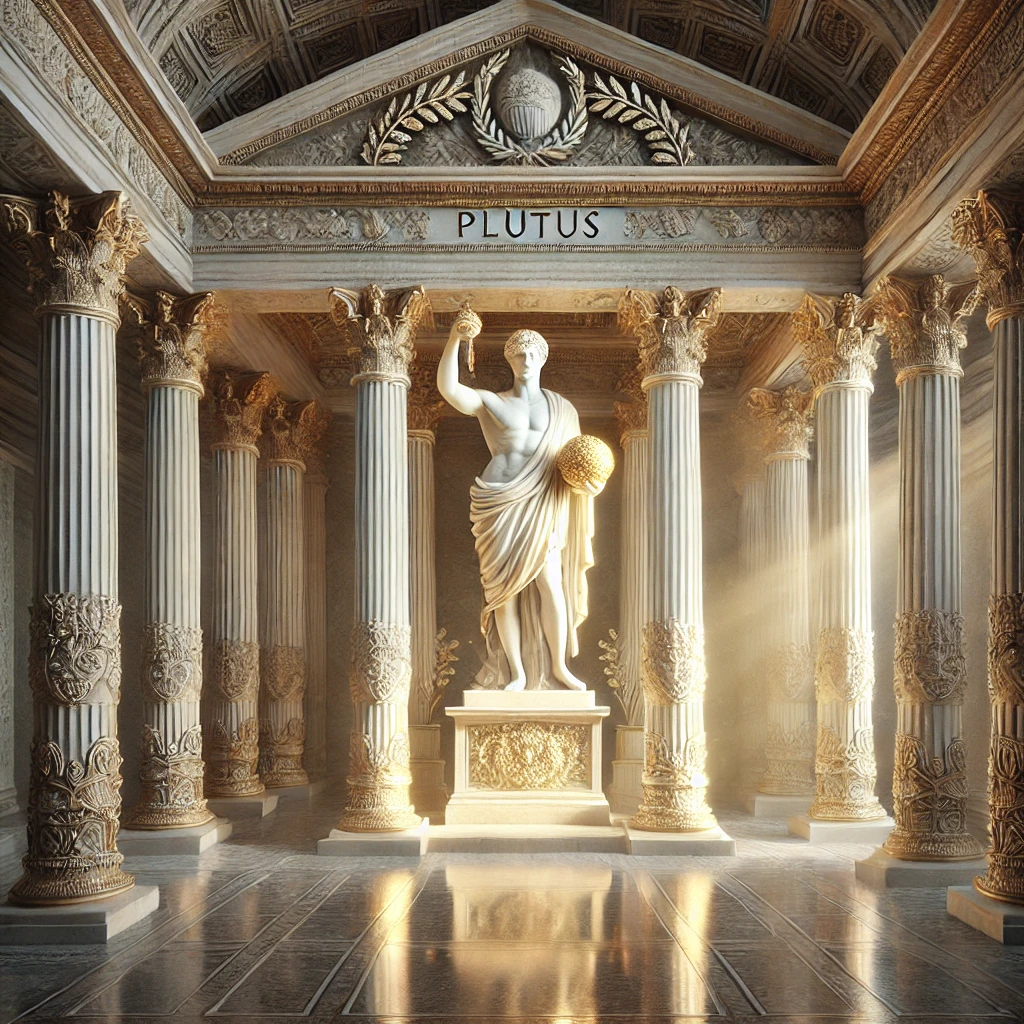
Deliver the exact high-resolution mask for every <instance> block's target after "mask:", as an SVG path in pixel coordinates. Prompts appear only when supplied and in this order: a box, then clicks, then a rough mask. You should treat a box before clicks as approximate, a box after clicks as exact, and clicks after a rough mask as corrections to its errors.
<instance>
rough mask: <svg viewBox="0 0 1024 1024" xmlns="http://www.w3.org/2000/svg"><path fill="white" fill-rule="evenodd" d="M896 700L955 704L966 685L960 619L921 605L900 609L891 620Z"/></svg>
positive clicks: (958, 614)
mask: <svg viewBox="0 0 1024 1024" xmlns="http://www.w3.org/2000/svg"><path fill="white" fill-rule="evenodd" d="M895 635H896V648H895V652H896V653H895V659H894V667H895V677H894V685H895V688H896V700H897V701H899V702H900V703H901V704H930V705H935V704H959V703H961V702H962V701H963V698H964V692H965V690H966V688H967V660H966V658H965V657H964V618H963V616H962V615H961V614H960V613H959V612H947V611H939V610H938V609H935V608H925V609H923V610H921V611H907V612H901V613H900V614H899V615H897V616H896V623H895Z"/></svg>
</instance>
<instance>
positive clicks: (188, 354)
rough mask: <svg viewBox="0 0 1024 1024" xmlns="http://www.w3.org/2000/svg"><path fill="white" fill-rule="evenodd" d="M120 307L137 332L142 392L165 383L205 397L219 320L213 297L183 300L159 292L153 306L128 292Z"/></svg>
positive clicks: (189, 296)
mask: <svg viewBox="0 0 1024 1024" xmlns="http://www.w3.org/2000/svg"><path fill="white" fill-rule="evenodd" d="M121 307H122V310H123V311H124V313H125V317H124V319H125V322H126V323H133V324H134V326H135V328H136V334H137V336H136V344H137V346H138V352H139V364H140V367H141V369H142V388H143V390H144V391H146V390H148V389H149V388H152V387H159V386H161V385H163V386H169V387H178V388H191V389H193V390H195V391H198V392H199V394H200V395H202V393H203V383H204V381H205V380H206V373H207V369H208V364H207V358H206V355H207V341H208V335H209V332H210V328H211V327H212V326H213V325H214V323H215V322H216V320H217V313H216V308H215V306H214V301H213V293H212V292H205V293H201V294H198V295H187V296H185V297H184V298H179V297H178V296H175V295H171V294H170V293H169V292H164V291H157V293H156V300H155V301H154V302H153V303H152V304H151V303H149V302H147V301H146V300H145V299H141V298H139V297H138V296H135V295H131V294H127V293H126V294H125V295H124V296H123V297H122V301H121Z"/></svg>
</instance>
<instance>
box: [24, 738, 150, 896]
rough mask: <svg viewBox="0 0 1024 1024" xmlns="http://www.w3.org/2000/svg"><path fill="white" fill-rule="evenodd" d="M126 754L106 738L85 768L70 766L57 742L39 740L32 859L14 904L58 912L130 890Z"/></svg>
mask: <svg viewBox="0 0 1024 1024" xmlns="http://www.w3.org/2000/svg"><path fill="white" fill-rule="evenodd" d="M120 767H121V753H120V750H119V749H118V745H117V740H116V739H114V738H112V737H109V736H103V737H101V738H100V739H98V740H96V742H95V743H93V745H92V746H91V747H90V748H89V751H88V753H87V754H86V756H85V763H84V764H83V763H81V762H79V761H71V762H67V761H66V760H65V757H64V753H63V751H62V750H61V749H60V747H59V746H57V744H56V743H53V742H52V741H46V742H40V741H38V740H33V742H32V748H31V775H30V780H29V786H30V795H29V810H28V853H27V854H26V855H25V857H24V858H23V860H22V864H23V866H24V874H23V875H22V876H21V878H20V879H19V880H18V881H17V882H16V883H15V885H14V888H13V889H11V892H10V896H9V899H10V901H11V902H12V903H18V904H24V905H28V906H54V905H60V904H68V903H81V902H85V901H87V900H95V899H101V898H102V897H104V896H112V895H114V893H118V892H122V891H124V890H125V889H130V888H131V887H132V886H133V885H134V884H135V879H134V878H133V877H132V876H131V875H129V874H126V873H125V872H124V871H122V870H121V863H122V861H123V859H124V858H123V857H122V856H121V854H120V853H119V852H118V849H117V833H118V817H119V815H120V812H121V774H120V771H119V769H120Z"/></svg>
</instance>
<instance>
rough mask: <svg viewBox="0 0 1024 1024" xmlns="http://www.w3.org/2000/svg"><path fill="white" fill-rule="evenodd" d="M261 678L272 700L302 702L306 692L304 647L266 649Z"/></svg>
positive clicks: (266, 692) (263, 654) (264, 688)
mask: <svg viewBox="0 0 1024 1024" xmlns="http://www.w3.org/2000/svg"><path fill="white" fill-rule="evenodd" d="M260 676H261V681H262V683H263V691H264V693H265V694H266V695H267V697H269V698H270V699H271V700H280V701H297V700H302V695H303V694H304V693H305V692H306V651H305V649H304V648H302V647H282V646H277V647H265V648H264V649H263V652H262V659H261V665H260Z"/></svg>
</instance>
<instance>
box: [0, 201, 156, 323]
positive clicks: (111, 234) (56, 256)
mask: <svg viewBox="0 0 1024 1024" xmlns="http://www.w3.org/2000/svg"><path fill="white" fill-rule="evenodd" d="M0 237H2V238H4V239H5V240H6V241H7V242H8V244H9V245H11V247H12V248H13V249H14V250H15V251H16V252H18V253H20V254H21V255H22V256H23V257H24V259H25V262H26V264H27V266H28V274H29V290H30V292H31V293H32V297H33V299H34V300H35V302H36V303H37V304H38V306H39V308H40V309H46V310H50V311H53V312H56V311H61V312H68V313H83V314H85V315H87V316H95V317H102V318H103V319H105V320H108V321H110V322H112V323H113V324H114V325H115V326H116V325H117V323H118V299H119V298H120V295H121V293H122V292H123V290H124V272H125V269H126V267H127V266H128V264H129V263H131V261H132V260H133V259H135V257H136V256H137V255H138V254H139V251H140V249H141V248H142V245H143V243H144V242H147V241H148V240H149V235H148V234H147V233H146V229H145V228H144V227H143V226H142V222H141V221H140V220H139V219H138V217H136V216H135V215H134V214H132V212H131V203H130V202H129V200H128V197H127V196H126V195H125V194H124V193H123V192H103V193H100V194H99V195H96V196H89V197H87V198H84V199H70V198H68V196H66V195H64V194H63V193H61V192H51V193H50V196H49V200H48V202H47V203H46V205H45V206H44V207H43V208H42V209H40V208H39V207H37V206H36V204H35V203H32V202H30V201H28V200H18V199H13V198H5V199H4V200H3V201H2V202H0Z"/></svg>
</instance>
